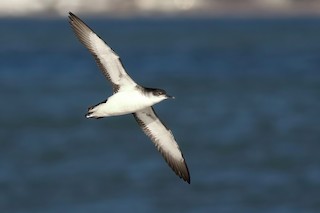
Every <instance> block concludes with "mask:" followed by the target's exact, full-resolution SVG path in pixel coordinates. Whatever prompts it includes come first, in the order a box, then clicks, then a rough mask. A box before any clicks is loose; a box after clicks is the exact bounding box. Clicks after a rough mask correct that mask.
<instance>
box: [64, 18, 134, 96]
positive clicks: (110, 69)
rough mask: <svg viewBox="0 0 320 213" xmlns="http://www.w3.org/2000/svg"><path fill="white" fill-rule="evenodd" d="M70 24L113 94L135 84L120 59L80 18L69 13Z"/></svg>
mask: <svg viewBox="0 0 320 213" xmlns="http://www.w3.org/2000/svg"><path fill="white" fill-rule="evenodd" d="M69 18H70V24H71V26H72V28H73V30H74V32H75V34H76V36H77V37H78V39H79V40H80V42H81V43H82V44H83V45H84V46H86V47H87V48H88V50H89V51H90V52H91V53H92V55H93V56H94V58H95V60H96V62H97V64H98V66H99V68H100V69H101V71H102V72H103V74H104V75H105V76H106V77H107V78H108V79H109V80H110V82H111V83H112V87H113V91H114V93H116V92H118V91H119V90H125V89H126V88H128V89H130V88H132V87H134V86H136V85H137V84H136V83H135V82H134V81H133V80H132V79H131V77H130V76H129V75H128V74H127V73H126V71H125V69H124V67H123V65H122V63H121V60H120V57H119V56H118V55H117V54H116V53H115V52H114V51H113V50H112V49H111V48H110V47H109V46H108V45H107V44H106V43H105V42H104V41H103V40H102V39H101V38H100V37H99V36H98V35H97V34H96V33H95V32H94V31H93V30H91V29H90V27H88V26H87V25H86V24H85V23H84V22H83V21H82V20H81V19H80V18H78V17H77V16H76V15H74V14H73V13H69Z"/></svg>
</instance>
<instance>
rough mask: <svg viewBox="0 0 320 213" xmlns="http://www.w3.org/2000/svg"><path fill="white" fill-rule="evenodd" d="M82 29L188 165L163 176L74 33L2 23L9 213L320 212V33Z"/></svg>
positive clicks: (169, 25) (111, 25)
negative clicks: (153, 91) (132, 84)
mask: <svg viewBox="0 0 320 213" xmlns="http://www.w3.org/2000/svg"><path fill="white" fill-rule="evenodd" d="M83 19H84V20H85V21H86V22H87V23H88V24H89V25H90V26H91V28H93V29H94V30H95V31H96V32H97V33H98V34H99V35H100V36H101V37H102V38H104V40H105V41H106V42H108V44H109V45H110V46H111V47H112V48H113V49H114V50H115V51H116V52H117V53H118V54H119V55H120V56H121V58H122V61H123V63H124V66H125V68H126V69H127V71H128V73H129V74H130V75H131V76H132V78H133V79H135V80H136V81H137V82H138V83H139V84H141V85H144V86H147V87H157V88H163V89H165V90H166V91H167V92H168V94H170V95H173V96H175V97H176V99H175V100H167V101H164V102H161V103H160V104H157V105H156V106H155V109H156V111H157V113H158V115H159V116H161V119H162V120H163V121H164V122H165V123H166V125H167V126H168V127H170V129H171V130H172V132H173V133H174V135H175V138H176V140H177V141H178V143H179V145H180V148H181V150H182V151H183V153H184V157H185V159H186V161H187V163H188V166H189V170H190V174H191V184H190V185H189V184H187V183H185V182H183V181H182V180H181V179H179V178H178V177H177V176H176V175H175V174H174V173H173V172H172V171H171V169H170V168H169V167H168V166H167V165H166V163H165V161H164V160H163V159H162V157H161V155H160V154H159V153H158V152H157V150H156V149H155V147H154V145H153V144H152V143H151V141H150V140H149V138H147V137H146V136H145V135H144V134H143V132H142V131H141V130H140V128H139V126H138V125H137V124H136V122H135V120H134V118H133V117H132V115H126V116H119V117H110V118H104V119H99V120H94V119H86V118H85V117H84V115H85V113H86V110H87V107H89V106H91V105H95V104H97V103H99V102H101V101H103V100H105V99H106V98H107V97H108V96H110V95H111V94H112V91H111V87H110V84H109V83H108V82H107V81H106V79H105V78H104V77H103V75H102V74H101V73H100V71H99V69H98V68H97V66H96V64H95V61H94V59H93V57H92V56H91V55H90V53H89V52H88V51H87V50H86V49H85V48H84V47H83V46H82V45H81V44H80V42H79V41H78V40H77V39H76V38H75V36H74V34H73V32H72V30H71V29H70V26H69V24H68V20H67V17H66V18H65V19H48V18H29V19H9V18H7V19H0V26H1V33H0V97H1V101H0V212H1V213H56V212H59V213H61V212H62V213H64V212H66V213H85V212H93V213H100V212H139V213H149V212H153V213H163V212H167V213H168V212H184V213H199V212H216V213H235V212H236V213H242V212H243V213H251V212H259V213H300V212H303V213H318V212H320V19H317V18H282V19H266V18H265V19H261V18H260V19H249V18H247V19H246V18H242V19H235V18H233V19H232V18H215V19H205V18H198V19H192V18H188V19H177V18H166V19H143V18H140V19H110V18H109V19H107V18H99V19H94V18H86V17H83Z"/></svg>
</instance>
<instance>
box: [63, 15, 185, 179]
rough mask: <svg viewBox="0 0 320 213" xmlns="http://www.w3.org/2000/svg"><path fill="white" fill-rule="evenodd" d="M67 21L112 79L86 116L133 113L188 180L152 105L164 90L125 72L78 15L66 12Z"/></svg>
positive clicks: (162, 96)
mask: <svg viewBox="0 0 320 213" xmlns="http://www.w3.org/2000/svg"><path fill="white" fill-rule="evenodd" d="M69 19H70V20H69V22H70V24H71V27H72V29H73V31H74V32H75V35H76V36H77V38H78V39H79V41H80V42H81V43H82V44H83V45H84V46H85V47H86V48H87V49H88V50H89V51H90V52H91V54H92V55H93V57H94V58H95V60H96V62H97V64H98V66H99V68H100V69H101V71H102V73H103V74H104V76H105V77H106V78H107V79H108V80H109V81H110V82H111V85H112V89H113V95H112V96H110V97H109V98H108V99H107V100H106V101H103V102H101V103H99V104H96V105H94V106H92V107H89V109H88V113H87V114H86V117H87V118H103V117H108V116H117V115H125V114H131V113H132V114H133V116H134V118H135V119H136V121H137V123H138V124H139V126H140V127H141V128H142V130H143V132H144V133H145V134H146V135H147V136H148V137H149V138H150V139H151V141H152V142H153V143H154V145H155V146H156V148H157V149H158V151H159V152H160V153H161V154H162V156H163V158H164V159H165V160H166V162H167V163H168V165H169V166H170V167H171V168H172V170H173V171H174V172H175V173H176V174H177V175H178V176H179V177H180V178H182V179H183V180H184V181H186V182H188V183H190V174H189V170H188V166H187V164H186V161H185V159H184V157H183V154H182V153H181V151H180V148H179V146H178V144H177V142H176V141H175V139H174V137H173V134H172V132H171V130H170V129H168V128H167V127H166V126H165V125H164V124H163V123H162V122H161V120H160V119H159V118H158V116H157V114H156V113H155V111H154V109H153V107H152V106H153V105H154V104H157V103H159V102H161V101H163V100H165V99H168V98H174V97H172V96H169V95H168V94H167V93H166V91H165V90H163V89H154V88H146V87H143V86H140V85H138V84H137V83H136V82H135V81H134V80H132V78H131V77H130V76H129V75H128V74H127V72H126V71H125V69H124V67H123V65H122V63H121V60H120V57H119V56H118V55H117V54H116V53H115V52H114V51H113V50H112V49H111V48H110V47H109V46H108V45H107V44H106V43H105V42H104V41H103V40H102V39H101V38H100V37H99V36H98V35H97V34H96V33H95V32H94V31H93V30H92V29H91V28H90V27H89V26H88V25H86V24H85V23H84V22H83V21H82V20H81V19H80V18H78V17H77V16H76V15H74V14H73V13H71V12H69Z"/></svg>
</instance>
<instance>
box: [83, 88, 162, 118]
mask: <svg viewBox="0 0 320 213" xmlns="http://www.w3.org/2000/svg"><path fill="white" fill-rule="evenodd" d="M164 99H166V97H165V96H146V95H144V94H142V93H141V92H140V90H138V89H135V90H132V91H123V92H117V93H115V94H114V95H112V96H110V97H109V98H108V100H107V101H106V102H105V103H101V104H99V105H97V106H96V107H94V108H93V109H91V110H90V111H89V112H90V113H91V114H89V115H88V116H87V117H88V118H90V117H108V116H116V115H125V114H130V113H134V112H137V111H139V110H142V109H144V108H146V107H150V106H152V105H154V104H156V103H159V102H160V101H162V100H164Z"/></svg>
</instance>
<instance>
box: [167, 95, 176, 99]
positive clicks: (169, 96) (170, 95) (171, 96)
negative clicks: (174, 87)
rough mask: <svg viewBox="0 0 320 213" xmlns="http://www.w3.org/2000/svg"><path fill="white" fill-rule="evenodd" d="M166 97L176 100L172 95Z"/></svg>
mask: <svg viewBox="0 0 320 213" xmlns="http://www.w3.org/2000/svg"><path fill="white" fill-rule="evenodd" d="M166 96H167V98H171V99H175V97H174V96H171V95H166Z"/></svg>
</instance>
